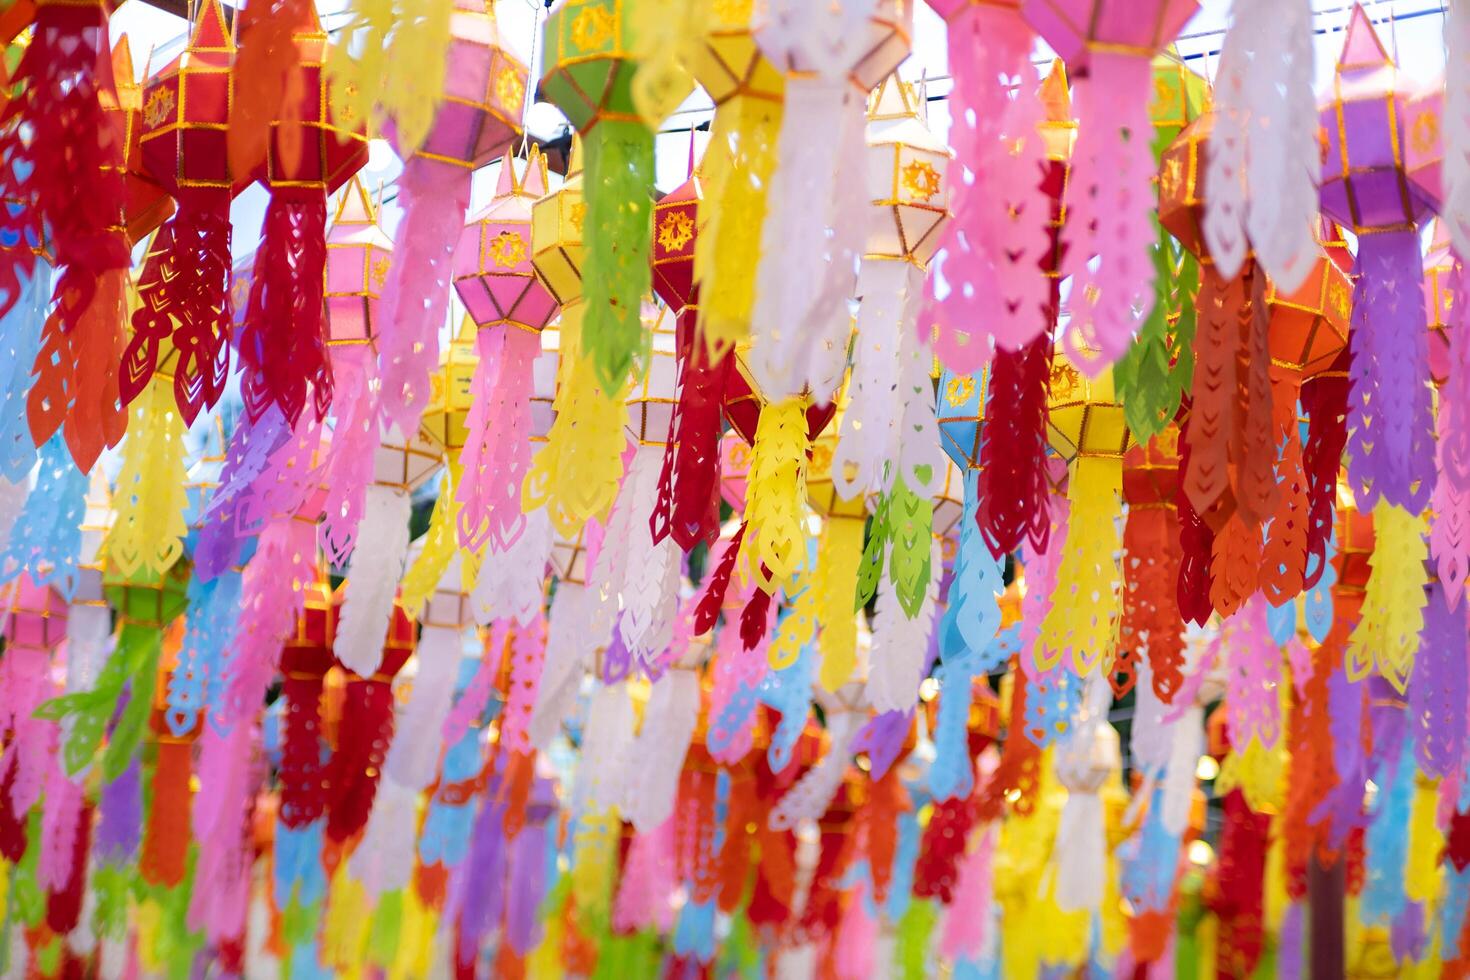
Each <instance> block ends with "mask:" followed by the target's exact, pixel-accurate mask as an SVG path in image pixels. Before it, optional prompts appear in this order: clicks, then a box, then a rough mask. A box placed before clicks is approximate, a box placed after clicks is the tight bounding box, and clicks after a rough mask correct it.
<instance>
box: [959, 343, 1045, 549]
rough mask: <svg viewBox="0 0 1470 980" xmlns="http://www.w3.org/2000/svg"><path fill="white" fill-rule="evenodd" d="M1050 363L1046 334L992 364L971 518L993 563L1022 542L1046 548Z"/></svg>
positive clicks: (1002, 354) (997, 354)
mask: <svg viewBox="0 0 1470 980" xmlns="http://www.w3.org/2000/svg"><path fill="white" fill-rule="evenodd" d="M1051 363H1052V341H1051V336H1050V335H1049V334H1046V333H1043V334H1042V335H1041V336H1039V337H1036V338H1035V339H1033V340H1031V341H1030V342H1029V343H1027V344H1026V345H1025V346H1024V347H1021V348H1020V349H1018V350H1015V351H1009V350H1004V349H1000V350H997V351H996V352H995V359H994V360H993V361H992V362H991V366H990V386H989V388H988V390H987V392H986V407H985V425H984V427H983V428H982V429H981V443H980V484H979V489H978V494H979V499H980V506H979V508H978V510H977V512H976V515H975V519H976V521H978V522H979V526H980V531H981V534H982V535H983V536H984V538H985V544H986V545H987V546H988V547H989V548H990V553H991V554H992V555H994V556H996V557H997V558H999V557H1001V556H1003V555H1009V554H1013V553H1014V552H1015V551H1016V550H1017V549H1019V548H1020V547H1021V542H1022V541H1023V540H1025V541H1029V542H1031V545H1032V547H1034V548H1035V549H1036V550H1037V551H1045V550H1046V547H1047V536H1048V532H1049V531H1050V528H1051V518H1050V515H1049V514H1048V513H1047V508H1046V496H1047V493H1048V484H1047V462H1046V461H1047V440H1046V425H1047V417H1048V414H1049V412H1048V409H1047V397H1048V392H1049V391H1050V385H1051Z"/></svg>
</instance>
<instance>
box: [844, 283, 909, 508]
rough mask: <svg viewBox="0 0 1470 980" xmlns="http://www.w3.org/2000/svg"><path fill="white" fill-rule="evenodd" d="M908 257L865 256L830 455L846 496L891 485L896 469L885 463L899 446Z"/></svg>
mask: <svg viewBox="0 0 1470 980" xmlns="http://www.w3.org/2000/svg"><path fill="white" fill-rule="evenodd" d="M908 268H909V266H908V263H906V262H883V261H877V260H872V261H867V262H864V263H863V267H862V271H861V272H860V273H859V274H858V294H859V295H860V296H861V297H862V305H861V306H860V307H858V321H857V323H858V336H857V350H856V353H855V356H854V360H853V367H852V380H851V381H850V382H849V383H848V403H847V409H846V410H845V411H844V412H843V414H842V419H841V422H840V425H839V427H838V432H837V449H836V450H835V451H834V452H833V455H832V482H833V484H834V485H835V486H836V487H837V492H838V493H839V494H840V495H841V496H842V498H843V499H845V500H855V499H857V497H858V496H859V495H860V494H869V493H878V492H880V491H884V490H887V489H888V487H889V486H890V485H891V484H892V482H893V471H891V470H888V469H887V467H886V466H885V464H886V463H887V462H888V460H889V459H890V458H891V457H892V456H893V455H894V449H895V447H897V445H898V420H899V416H900V414H901V413H902V406H903V401H902V399H901V398H900V397H899V391H898V383H899V356H900V351H899V346H900V338H901V337H903V336H904V334H905V330H904V325H903V322H904V312H905V310H906V309H908V308H909V304H908V302H907V298H906V296H905V286H906V284H907V283H908V279H909V275H908V272H907V269H908Z"/></svg>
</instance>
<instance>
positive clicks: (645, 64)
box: [632, 0, 708, 129]
mask: <svg viewBox="0 0 1470 980" xmlns="http://www.w3.org/2000/svg"><path fill="white" fill-rule="evenodd" d="M707 17H708V7H707V5H705V4H702V3H688V2H686V0H636V2H634V4H633V10H632V20H633V31H632V33H633V54H634V56H635V57H636V58H637V59H638V61H639V65H638V71H637V73H636V74H635V75H634V76H633V86H632V88H633V107H634V108H635V109H637V110H638V115H639V117H640V118H641V119H642V120H643V123H644V125H646V126H647V127H648V128H649V129H657V128H658V124H659V123H661V122H663V121H664V120H665V119H667V118H668V117H669V116H671V115H673V112H674V110H675V109H677V108H679V104H680V103H681V102H683V101H684V99H686V98H687V97H688V96H689V93H690V92H692V91H693V90H694V76H693V75H691V74H690V72H689V60H690V57H691V55H692V54H693V53H694V52H695V50H696V49H697V47H698V45H699V44H700V43H701V42H702V41H703V40H704V31H705V23H706V20H707Z"/></svg>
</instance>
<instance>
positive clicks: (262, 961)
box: [102, 865, 281, 980]
mask: <svg viewBox="0 0 1470 980" xmlns="http://www.w3.org/2000/svg"><path fill="white" fill-rule="evenodd" d="M260 866H261V865H257V867H260ZM269 887H270V885H269V884H267V883H265V882H264V881H261V880H257V881H255V882H254V883H253V884H252V885H251V887H250V910H249V912H248V913H247V916H248V919H247V922H246V927H245V976H247V977H250V978H251V980H256V978H258V980H276V978H278V977H279V976H280V975H281V960H280V957H278V956H276V954H275V953H273V952H271V949H270V939H271V917H272V916H271V906H270V903H269V902H268V901H267V900H266V889H267V888H269ZM102 975H103V976H104V977H120V976H122V973H121V972H120V971H119V972H117V973H110V972H108V971H107V969H106V968H105V967H104V968H103V971H102Z"/></svg>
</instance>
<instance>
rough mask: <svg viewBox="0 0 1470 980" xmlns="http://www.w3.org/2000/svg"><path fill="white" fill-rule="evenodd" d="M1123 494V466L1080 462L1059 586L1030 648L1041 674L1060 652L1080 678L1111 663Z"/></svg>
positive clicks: (1070, 493) (1104, 460)
mask: <svg viewBox="0 0 1470 980" xmlns="http://www.w3.org/2000/svg"><path fill="white" fill-rule="evenodd" d="M1122 492H1123V464H1122V461H1121V460H1118V459H1113V458H1109V457H1101V456H1079V457H1078V459H1077V468H1076V470H1075V471H1074V472H1073V473H1072V479H1071V483H1070V484H1069V486H1068V488H1067V500H1068V501H1069V502H1070V504H1071V512H1070V514H1069V516H1068V518H1067V541H1066V545H1065V547H1064V549H1063V551H1062V563H1061V567H1060V568H1059V569H1058V570H1057V585H1056V588H1055V589H1054V590H1053V592H1052V597H1053V598H1052V606H1051V609H1050V610H1048V612H1047V614H1046V618H1045V619H1044V620H1042V624H1041V636H1040V638H1039V640H1038V641H1037V643H1036V645H1035V647H1034V648H1033V654H1032V655H1033V657H1034V658H1035V661H1036V665H1037V666H1038V667H1039V668H1040V669H1042V670H1050V669H1051V668H1052V667H1054V666H1055V665H1056V664H1057V663H1058V662H1059V661H1060V660H1061V657H1062V652H1063V651H1064V650H1070V651H1071V654H1072V660H1071V667H1072V670H1073V671H1075V672H1076V673H1077V675H1078V676H1079V677H1086V676H1087V675H1089V674H1091V673H1092V672H1093V670H1094V669H1096V668H1097V666H1098V665H1099V664H1104V665H1106V664H1110V663H1111V662H1112V656H1113V652H1114V649H1115V646H1116V643H1115V640H1116V635H1117V632H1116V631H1117V625H1118V618H1119V615H1120V613H1121V611H1122V609H1121V604H1120V600H1119V592H1118V585H1119V574H1118V559H1117V555H1118V553H1119V552H1120V551H1121V550H1122V548H1123V540H1122V535H1121V533H1120V532H1119V530H1118V512H1119V500H1120V499H1121V495H1122Z"/></svg>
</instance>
